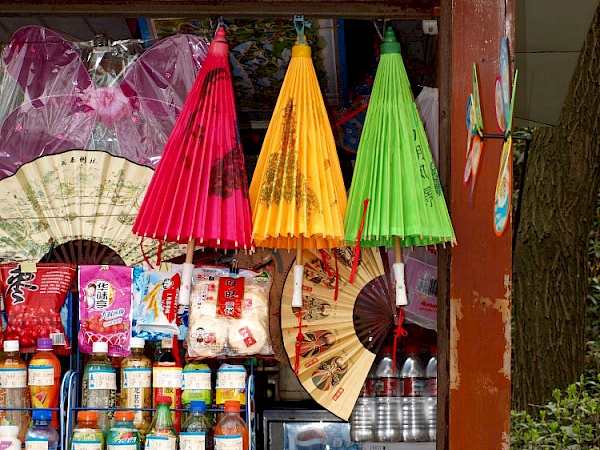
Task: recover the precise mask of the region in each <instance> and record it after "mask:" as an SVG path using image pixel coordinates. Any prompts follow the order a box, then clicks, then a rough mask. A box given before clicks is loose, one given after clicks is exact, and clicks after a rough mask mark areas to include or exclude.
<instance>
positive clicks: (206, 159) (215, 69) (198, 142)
mask: <svg viewBox="0 0 600 450" xmlns="http://www.w3.org/2000/svg"><path fill="white" fill-rule="evenodd" d="M228 56H229V47H228V45H227V43H226V42H225V31H224V30H223V28H219V29H218V30H217V32H216V35H215V38H214V40H213V42H212V43H211V45H210V48H209V51H208V56H207V57H206V60H205V61H204V64H203V66H202V68H201V69H200V72H199V73H198V77H197V78H196V81H195V82H194V85H193V87H192V90H191V91H190V94H189V96H188V98H187V100H186V101H185V103H184V105H183V108H182V110H181V113H180V115H179V117H178V119H177V122H176V123H175V126H174V128H173V131H172V132H171V135H170V136H169V139H168V140H167V143H166V145H165V150H164V153H163V156H162V159H161V160H160V163H159V165H158V167H157V168H156V171H155V173H154V176H153V177H152V180H151V181H150V185H149V187H148V191H147V192H146V196H145V197H144V200H143V202H142V206H141V207H140V211H139V213H138V216H137V218H136V221H135V223H134V225H133V232H134V233H136V234H137V235H139V236H144V237H151V238H154V239H160V240H163V241H168V242H179V243H181V244H187V254H186V261H185V264H184V272H183V277H182V286H181V291H180V303H183V304H185V303H187V302H189V290H190V285H191V275H192V270H193V268H194V265H193V263H192V261H193V255H194V250H195V247H196V246H200V247H209V248H218V249H227V250H238V249H244V250H252V249H253V246H254V244H253V242H252V216H251V214H250V204H249V202H248V182H247V176H246V172H245V163H244V154H243V152H242V146H241V142H240V137H239V132H238V125H237V115H236V110H235V102H234V96H233V85H232V81H231V71H230V68H229V60H228Z"/></svg>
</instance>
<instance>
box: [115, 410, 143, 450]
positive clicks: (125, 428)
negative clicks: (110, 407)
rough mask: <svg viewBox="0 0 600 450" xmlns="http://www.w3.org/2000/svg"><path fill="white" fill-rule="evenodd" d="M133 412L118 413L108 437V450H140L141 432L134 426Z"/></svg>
mask: <svg viewBox="0 0 600 450" xmlns="http://www.w3.org/2000/svg"><path fill="white" fill-rule="evenodd" d="M134 416H135V414H134V412H133V411H116V412H115V420H114V421H113V425H112V427H110V430H109V432H108V436H107V437H106V450H140V446H141V441H140V432H139V431H138V429H137V428H136V426H135V425H134V424H133V419H134Z"/></svg>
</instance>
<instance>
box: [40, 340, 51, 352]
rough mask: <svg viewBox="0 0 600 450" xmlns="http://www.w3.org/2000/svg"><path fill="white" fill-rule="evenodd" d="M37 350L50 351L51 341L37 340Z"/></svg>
mask: <svg viewBox="0 0 600 450" xmlns="http://www.w3.org/2000/svg"><path fill="white" fill-rule="evenodd" d="M36 349H37V350H52V339H50V338H38V340H37V347H36Z"/></svg>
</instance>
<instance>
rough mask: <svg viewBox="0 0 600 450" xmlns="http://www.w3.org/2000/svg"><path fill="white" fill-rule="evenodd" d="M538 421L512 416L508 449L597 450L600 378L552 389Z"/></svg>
mask: <svg viewBox="0 0 600 450" xmlns="http://www.w3.org/2000/svg"><path fill="white" fill-rule="evenodd" d="M552 396H553V401H552V402H550V403H548V404H547V405H544V406H542V407H540V410H539V418H534V417H532V416H531V415H529V414H528V413H526V412H524V411H522V412H515V411H512V413H511V445H510V448H511V449H523V450H537V449H573V450H575V449H581V450H599V449H600V433H598V430H600V375H598V376H597V377H596V379H595V380H589V381H587V382H586V381H584V377H581V381H579V382H578V383H574V384H572V385H570V386H569V387H568V388H567V389H566V390H565V391H560V390H559V389H555V390H554V392H553V395H552Z"/></svg>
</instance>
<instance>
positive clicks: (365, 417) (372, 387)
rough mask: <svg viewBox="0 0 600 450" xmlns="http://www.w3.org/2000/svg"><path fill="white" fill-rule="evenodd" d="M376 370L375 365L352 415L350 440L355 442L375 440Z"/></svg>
mask: <svg viewBox="0 0 600 450" xmlns="http://www.w3.org/2000/svg"><path fill="white" fill-rule="evenodd" d="M376 368H377V367H376V365H375V364H373V366H372V367H371V370H370V371H369V374H368V375H367V379H366V380H365V382H364V384H363V387H362V389H361V390H360V394H359V397H358V399H357V400H356V404H355V405H354V409H353V410H352V414H351V415H350V438H351V439H352V440H353V441H354V442H368V441H373V440H374V438H375V429H374V427H375V419H376V417H375V409H376V405H375V403H376V397H375V396H376V390H377V377H376V376H375V369H376Z"/></svg>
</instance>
